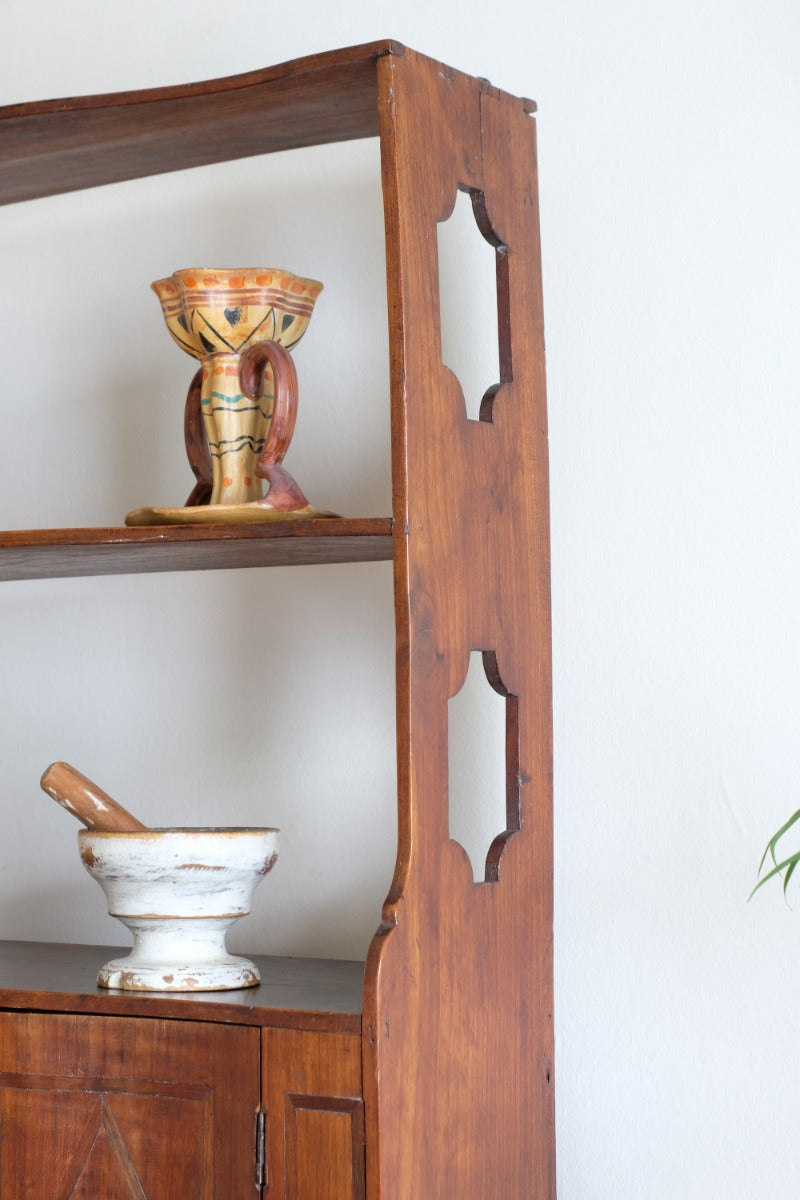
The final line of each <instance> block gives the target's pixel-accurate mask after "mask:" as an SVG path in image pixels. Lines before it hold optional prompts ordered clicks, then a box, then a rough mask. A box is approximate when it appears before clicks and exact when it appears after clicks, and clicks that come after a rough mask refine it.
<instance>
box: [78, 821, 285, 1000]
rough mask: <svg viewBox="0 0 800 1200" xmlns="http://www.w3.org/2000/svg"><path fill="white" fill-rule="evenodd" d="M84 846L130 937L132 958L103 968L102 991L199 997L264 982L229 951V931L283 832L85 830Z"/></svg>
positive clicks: (247, 904)
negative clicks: (121, 990) (107, 988)
mask: <svg viewBox="0 0 800 1200" xmlns="http://www.w3.org/2000/svg"><path fill="white" fill-rule="evenodd" d="M78 843H79V846H80V854H81V860H82V862H83V864H84V866H85V867H86V869H87V871H88V872H89V873H90V874H91V875H93V876H94V878H95V879H96V880H97V881H98V883H99V884H100V886H101V887H102V888H103V891H104V892H105V894H106V899H107V901H108V911H109V913H111V915H112V916H114V917H117V918H118V919H119V920H120V921H122V922H123V924H125V925H127V927H128V928H129V929H130V931H131V933H132V934H133V948H132V950H131V952H130V954H128V955H127V956H126V957H123V958H118V959H113V960H112V961H111V962H108V963H106V965H105V966H104V967H103V968H102V970H101V971H100V974H99V976H98V983H99V984H100V986H101V987H113V988H124V989H126V990H130V991H159V992H166V991H169V992H179V991H180V992H186V991H189V992H194V991H223V990H227V989H229V988H242V987H252V986H253V985H254V984H257V983H259V982H260V977H259V974H258V970H257V968H256V967H255V965H254V964H253V963H251V962H250V961H249V960H248V959H246V958H241V957H239V956H236V955H231V954H228V952H227V950H226V948H225V934H226V932H227V930H228V929H229V928H230V926H231V925H232V924H233V923H234V922H235V921H236V920H238V918H239V917H241V916H244V915H245V914H246V913H247V912H249V911H250V901H251V899H252V896H253V892H254V891H255V889H256V887H257V885H258V884H259V883H260V881H261V880H262V879H263V877H264V875H266V873H267V871H269V869H270V867H271V866H272V864H273V863H274V862H275V859H276V857H277V853H278V830H277V829H151V830H147V831H144V832H136V833H98V832H97V831H96V830H81V832H80V833H79V834H78Z"/></svg>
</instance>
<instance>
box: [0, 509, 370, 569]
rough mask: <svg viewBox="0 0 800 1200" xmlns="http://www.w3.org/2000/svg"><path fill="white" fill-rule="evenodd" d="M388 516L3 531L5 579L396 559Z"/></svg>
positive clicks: (0, 556) (0, 551)
mask: <svg viewBox="0 0 800 1200" xmlns="http://www.w3.org/2000/svg"><path fill="white" fill-rule="evenodd" d="M391 531H392V522H391V519H390V518H389V517H365V518H355V519H352V518H351V519H347V518H344V517H337V518H333V519H331V518H326V519H324V520H313V521H306V520H290V521H276V522H274V523H272V524H268V525H193V526H191V527H189V526H180V525H175V526H172V525H150V526H141V527H131V528H127V527H125V526H122V527H120V528H116V527H113V528H99V527H98V528H89V529H21V530H8V531H6V532H0V580H3V579H46V578H52V577H56V576H75V575H130V574H140V573H143V572H150V571H205V570H208V571H215V570H219V569H220V568H224V567H230V568H235V567H285V566H303V565H313V564H317V565H319V564H322V563H345V562H380V561H384V560H388V559H391V557H392V540H391Z"/></svg>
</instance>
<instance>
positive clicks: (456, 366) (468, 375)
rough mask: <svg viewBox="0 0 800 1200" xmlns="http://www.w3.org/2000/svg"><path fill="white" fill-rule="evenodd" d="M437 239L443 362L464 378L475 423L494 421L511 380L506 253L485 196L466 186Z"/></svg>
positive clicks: (469, 413)
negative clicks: (497, 397)
mask: <svg viewBox="0 0 800 1200" xmlns="http://www.w3.org/2000/svg"><path fill="white" fill-rule="evenodd" d="M436 234H437V244H438V255H439V321H440V325H441V336H442V362H443V363H444V365H445V366H446V367H449V368H450V370H451V371H453V372H454V374H455V375H456V376H457V377H458V380H459V382H460V384H461V390H462V391H463V393H464V402H465V404H466V409H467V417H468V418H469V420H471V421H491V419H492V416H491V401H492V398H493V396H494V393H495V392H496V391H497V388H498V386H499V384H500V383H501V382H505V380H506V378H507V373H506V372H505V370H504V366H503V359H504V358H505V357H507V356H506V355H505V354H504V352H503V346H502V345H501V337H500V336H499V334H498V310H499V308H502V307H503V306H502V305H501V306H498V282H499V281H500V280H501V279H504V277H505V272H504V270H503V269H501V268H503V267H504V264H505V253H506V247H505V246H504V245H503V243H502V242H501V241H500V239H499V238H498V237H497V235H496V234H495V232H494V230H493V229H492V227H491V224H490V222H489V218H488V215H487V213H486V206H485V202H484V196H483V192H480V191H468V190H467V189H466V188H464V187H462V186H461V185H459V190H458V192H457V193H456V201H455V205H454V208H453V211H452V213H451V214H450V216H449V217H448V219H447V220H446V221H440V222H439V223H438V225H437V226H436ZM476 234H478V236H477V237H476V236H475V235H476ZM503 340H506V339H503Z"/></svg>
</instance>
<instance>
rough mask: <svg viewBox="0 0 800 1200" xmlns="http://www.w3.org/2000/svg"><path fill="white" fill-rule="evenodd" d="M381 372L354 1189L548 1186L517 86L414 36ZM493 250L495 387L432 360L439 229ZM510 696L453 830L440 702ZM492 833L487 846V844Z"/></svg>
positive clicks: (544, 911) (544, 565) (524, 235)
mask: <svg viewBox="0 0 800 1200" xmlns="http://www.w3.org/2000/svg"><path fill="white" fill-rule="evenodd" d="M379 80H380V85H381V93H380V99H381V127H382V131H383V142H382V152H383V170H384V196H385V201H386V223H387V255H388V281H389V322H390V335H391V343H390V346H391V371H392V422H393V427H392V444H393V491H394V543H395V550H394V563H395V598H396V621H397V643H398V653H397V675H398V707H397V731H398V732H397V744H398V787H399V847H398V858H397V869H396V874H395V879H394V883H393V886H392V889H391V893H390V895H389V898H388V900H387V904H386V906H385V909H384V923H383V927H382V930H381V932H380V933H379V934H378V936H377V937H376V939H375V941H374V942H373V945H372V947H371V951H370V954H369V957H368V962H367V976H366V991H365V1002H364V1022H365V1031H364V1036H365V1072H364V1090H365V1101H366V1105H367V1114H368V1119H367V1138H368V1142H367V1164H368V1172H369V1192H368V1194H369V1195H370V1197H371V1200H378V1198H380V1200H396V1198H398V1197H402V1198H404V1200H405V1198H410V1197H426V1198H427V1197H443V1196H468V1197H469V1198H470V1200H498V1198H499V1197H502V1198H503V1200H553V1197H554V1196H555V1150H554V1101H553V996H552V794H551V787H552V784H551V777H552V747H551V740H552V735H551V723H552V722H551V666H550V598H549V519H548V463H547V422H546V407H545V380H544V342H543V320H542V303H541V266H540V252H539V228H538V205H537V179H536V146H535V124H534V121H533V120H532V118H531V116H530V115H529V113H530V106H529V105H526V104H524V103H523V102H521V101H519V100H514V99H513V98H512V97H510V96H507V95H504V94H503V93H500V92H498V91H497V90H496V89H494V88H492V87H491V86H490V85H488V84H486V83H485V82H483V81H480V80H476V79H473V78H470V77H467V76H464V75H461V74H459V73H458V72H455V71H452V70H450V69H449V68H447V67H444V66H442V65H441V64H436V63H433V62H431V61H430V60H428V59H423V58H421V57H419V56H417V55H415V54H413V53H412V52H411V51H408V52H407V53H406V55H405V57H403V58H402V59H400V58H395V57H392V58H387V59H385V60H383V61H382V62H381V63H380V64H379ZM459 187H460V188H462V189H466V190H468V191H470V192H471V193H472V194H473V196H474V206H475V208H476V210H477V212H478V215H479V216H480V218H481V223H482V226H483V231H484V233H487V234H489V235H490V237H491V239H492V241H493V243H494V244H495V246H496V247H497V248H498V249H497V256H496V257H497V285H498V288H497V290H498V297H497V311H498V326H499V344H500V355H499V362H498V383H499V387H497V388H496V389H494V390H493V392H492V393H491V394H490V395H489V396H488V397H487V398H486V400H485V402H484V404H483V406H482V409H481V420H480V421H470V420H468V419H467V416H466V409H465V403H464V397H463V394H462V392H461V388H460V385H459V382H458V380H457V379H456V377H455V376H454V375H453V373H452V372H451V371H449V370H448V369H447V368H446V367H444V366H443V364H442V353H441V336H440V322H439V280H438V266H437V258H436V252H435V247H436V226H437V222H439V221H442V220H445V219H446V218H447V217H448V216H449V214H450V212H451V210H452V207H453V204H454V202H455V197H456V191H457V189H458V188H459ZM472 650H482V651H483V652H484V658H485V660H486V661H488V662H490V663H492V664H494V665H493V668H492V670H493V673H494V676H495V678H494V680H493V682H494V683H495V684H496V685H499V686H500V687H501V689H502V690H503V691H504V692H506V693H508V695H509V697H510V698H509V700H508V701H507V714H508V730H509V733H508V737H507V745H508V754H507V761H508V765H509V767H510V768H511V772H512V773H511V774H510V778H509V780H508V788H507V795H508V801H509V802H508V810H509V823H510V828H509V830H508V832H507V834H506V836H505V837H504V838H503V839H501V842H500V843H499V844H498V847H497V850H498V852H497V853H495V854H494V856H493V865H492V869H491V870H490V873H489V877H488V881H487V882H482V883H475V882H474V880H473V874H472V869H471V865H470V862H469V859H468V857H467V855H466V853H465V852H464V851H463V849H462V848H461V847H460V846H459V845H458V844H457V843H456V842H453V841H451V840H450V839H449V833H448V829H449V825H448V796H447V788H448V737H447V702H448V699H449V698H450V697H451V696H453V695H455V694H456V693H457V692H458V691H459V689H460V687H461V686H462V684H463V682H464V678H465V675H466V671H467V665H468V657H469V653H470V651H472ZM500 849H502V853H499V850H500Z"/></svg>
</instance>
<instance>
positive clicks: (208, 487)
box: [126, 267, 327, 524]
mask: <svg viewBox="0 0 800 1200" xmlns="http://www.w3.org/2000/svg"><path fill="white" fill-rule="evenodd" d="M322 286H323V285H322V284H321V283H319V282H318V281H317V280H315V279H303V278H301V277H300V276H298V275H293V274H291V273H290V272H289V271H284V270H280V269H277V268H267V267H263V268H262V267H248V268H242V269H238V270H231V269H226V270H222V269H215V268H208V267H202V268H201V267H196V268H188V269H186V270H182V271H176V272H175V273H174V274H173V275H170V276H169V277H168V278H166V279H158V280H156V281H155V283H153V284H152V288H153V291H154V292H155V293H156V295H157V296H158V299H159V301H160V303H161V310H162V312H163V315H164V320H165V321H166V325H167V329H168V330H169V332H170V334H171V336H172V338H173V340H174V341H175V342H177V344H178V345H179V346H180V347H181V349H182V350H185V351H186V353H187V354H191V355H192V356H193V357H194V358H197V359H199V360H200V362H201V363H202V366H201V369H200V370H199V371H198V372H197V374H196V375H195V378H194V380H193V381H192V385H191V387H190V389H189V394H188V396H187V400H186V412H185V420H184V432H185V440H186V450H187V454H188V457H189V463H190V465H191V467H192V470H193V471H194V474H195V478H196V479H197V484H196V486H195V488H194V490H193V491H192V493H191V495H190V496H189V498H188V500H187V502H186V506H185V507H184V509H169V510H167V509H163V510H162V509H137V510H135V511H134V512H133V513H129V514H128V517H127V518H126V521H127V523H128V524H145V523H150V521H149V520H148V519H147V518H148V516H149V517H151V518H152V517H153V514H156V516H157V515H158V514H162V515H164V514H177V515H176V516H175V519H177V520H188V521H191V520H243V521H246V520H254V521H258V520H268V519H270V518H273V519H274V517H276V516H286V515H292V514H302V515H320V516H321V515H327V514H321V513H316V511H315V510H313V509H311V506H310V505H309V503H308V500H307V499H306V497H305V496H304V494H303V493H302V491H301V490H300V488H299V487H298V485H297V484H296V482H295V481H294V479H292V477H291V475H290V474H289V473H288V472H287V471H286V470H285V468H284V467H282V466H281V463H282V461H283V457H284V455H285V453H286V450H287V449H288V446H289V442H290V441H291V437H292V433H293V432H294V426H295V421H296V419H297V374H296V371H295V367H294V362H293V360H292V357H291V355H290V353H289V352H290V350H291V349H292V347H294V346H295V345H297V343H298V342H299V340H300V338H301V337H302V336H303V334H304V333H305V331H306V329H307V327H308V322H309V321H310V319H311V314H312V312H313V310H314V304H315V302H316V299H317V297H318V296H319V294H320V292H321V291H322ZM265 485H266V494H265ZM190 509H196V510H198V511H196V512H194V513H192V512H190V511H189V510H190ZM200 510H201V511H200Z"/></svg>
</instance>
